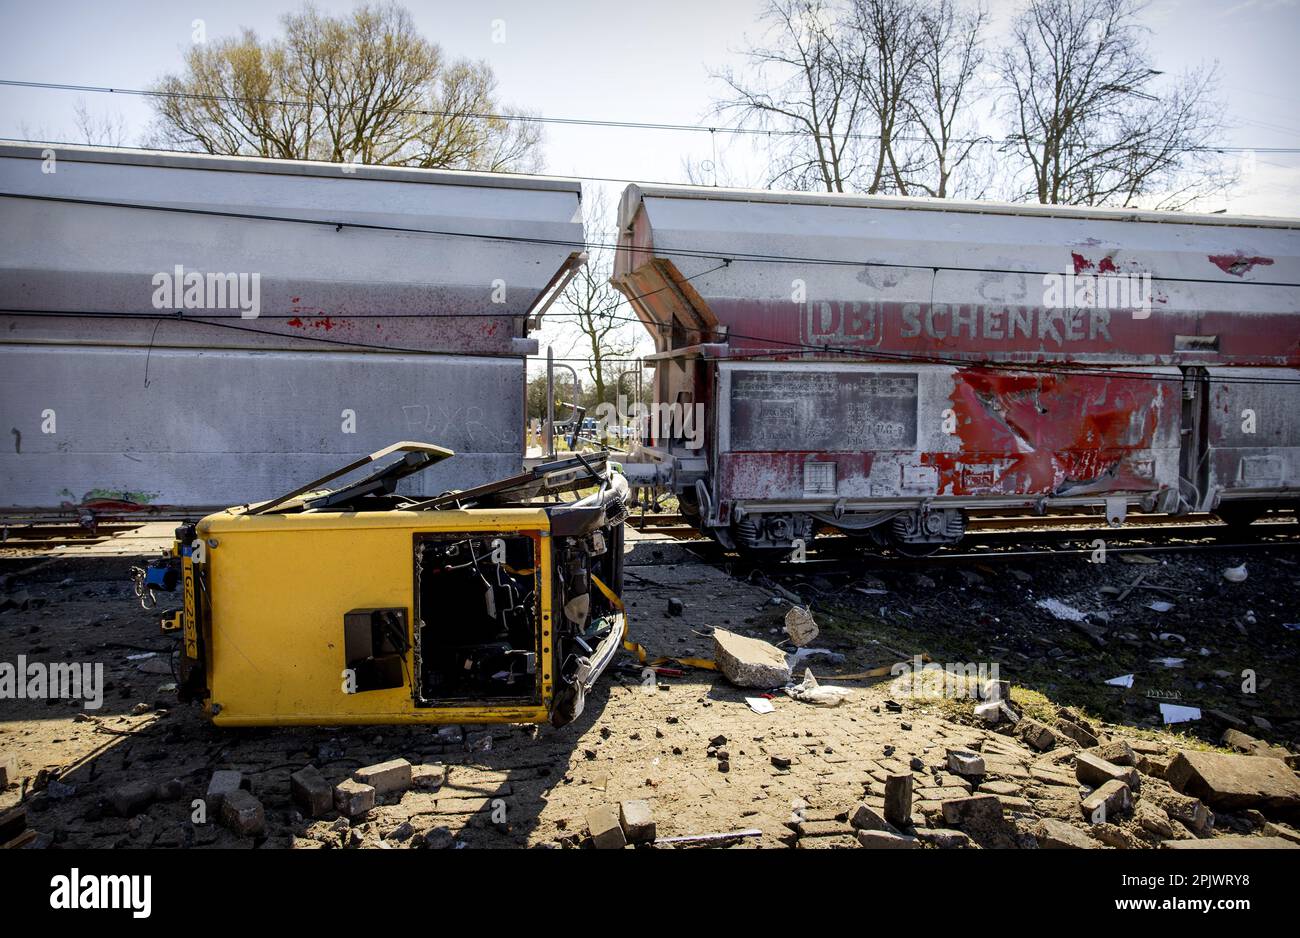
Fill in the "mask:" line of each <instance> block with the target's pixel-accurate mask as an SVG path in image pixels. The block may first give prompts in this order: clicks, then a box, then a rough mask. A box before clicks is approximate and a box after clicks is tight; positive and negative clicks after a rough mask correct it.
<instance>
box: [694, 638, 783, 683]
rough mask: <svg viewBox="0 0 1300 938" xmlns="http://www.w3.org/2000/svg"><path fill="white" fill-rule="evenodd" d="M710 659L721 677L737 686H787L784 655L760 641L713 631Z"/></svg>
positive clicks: (774, 647)
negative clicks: (711, 656) (711, 657)
mask: <svg viewBox="0 0 1300 938" xmlns="http://www.w3.org/2000/svg"><path fill="white" fill-rule="evenodd" d="M713 657H714V660H715V661H716V662H717V665H718V670H719V671H721V672H722V675H723V677H725V678H726V679H727V680H728V681H730V682H731V683H732V684H734V685H736V686H737V687H763V688H771V687H784V686H785V685H786V684H788V683H790V666H789V665H788V664H787V663H786V659H785V653H784V652H782V651H781V649H779V648H777V647H776V646H775V645H772V644H769V643H768V642H765V641H762V640H761V639H757V638H748V637H746V636H744V635H737V634H736V633H735V632H728V631H727V630H726V629H714V630H713Z"/></svg>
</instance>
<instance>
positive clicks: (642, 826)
mask: <svg viewBox="0 0 1300 938" xmlns="http://www.w3.org/2000/svg"><path fill="white" fill-rule="evenodd" d="M618 820H619V824H620V825H621V826H622V828H623V836H624V837H626V838H627V841H628V843H633V844H639V843H648V842H649V841H652V840H654V839H655V818H654V813H653V812H652V811H651V810H650V802H648V801H642V800H634V801H623V802H620V803H619V806H618Z"/></svg>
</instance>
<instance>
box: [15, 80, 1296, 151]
mask: <svg viewBox="0 0 1300 938" xmlns="http://www.w3.org/2000/svg"><path fill="white" fill-rule="evenodd" d="M0 87H10V88H29V89H36V90H42V91H75V92H78V93H81V94H119V95H127V96H131V97H145V98H172V99H175V100H193V101H210V102H215V103H226V104H241V105H248V104H251V105H258V106H266V105H270V106H273V107H286V108H319V107H322V105H320V104H317V103H314V102H309V101H295V100H292V99H276V98H258V97H247V96H240V95H224V94H205V93H202V92H193V91H167V90H164V89H161V88H118V87H115V86H110V85H78V84H71V83H67V82H52V81H26V80H22V79H14V78H4V79H0ZM392 113H394V114H401V115H405V116H411V117H437V118H461V119H469V120H484V121H498V122H503V123H528V124H554V125H563V126H574V127H604V128H610V129H620V130H651V131H673V132H679V133H707V134H711V135H713V137H714V138H715V139H716V136H717V134H720V133H723V134H731V135H737V136H755V137H798V136H807V132H806V131H803V130H782V129H780V128H763V127H744V126H737V125H732V126H726V125H720V124H687V123H669V122H663V121H633V120H612V119H605V118H586V117H545V116H543V115H540V114H500V113H492V112H477V111H439V110H436V109H433V108H394V109H393V111H392ZM836 136H837V137H843V138H845V139H850V140H880V139H881V136H880V134H871V133H862V132H859V131H855V132H850V133H847V134H837V135H836ZM891 139H894V140H899V141H902V142H916V143H926V142H928V140H927V138H925V137H911V136H907V135H898V136H894V137H892V138H891ZM950 142H952V143H955V144H970V145H977V146H980V145H983V146H999V147H1001V146H1006V145H1008V144H1020V143H1029V144H1034V145H1038V144H1041V143H1042V141H1040V140H1036V139H1034V138H1030V137H1027V136H1026V135H1024V134H1013V135H1010V136H1007V137H1003V138H994V137H990V136H987V135H984V136H978V137H959V138H953V140H952V141H950ZM1187 150H1188V151H1190V152H1206V153H1250V152H1254V153H1300V147H1246V146H1228V145H1223V146H1220V145H1214V144H1206V145H1200V146H1193V147H1188V148H1187Z"/></svg>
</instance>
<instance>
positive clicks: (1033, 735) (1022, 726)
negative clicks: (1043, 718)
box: [1016, 719, 1057, 752]
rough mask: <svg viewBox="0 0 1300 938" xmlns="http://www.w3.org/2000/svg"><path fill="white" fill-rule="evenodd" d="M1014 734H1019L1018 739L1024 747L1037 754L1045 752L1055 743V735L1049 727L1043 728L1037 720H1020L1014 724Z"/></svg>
mask: <svg viewBox="0 0 1300 938" xmlns="http://www.w3.org/2000/svg"><path fill="white" fill-rule="evenodd" d="M1016 732H1018V733H1019V734H1020V738H1021V739H1023V740H1024V741H1025V743H1026V745H1028V746H1029V747H1030V748H1032V749H1037V750H1038V751H1039V752H1047V750H1049V749H1051V748H1052V747H1053V746H1055V745H1056V743H1057V735H1056V733H1054V732H1053V731H1052V729H1051V727H1049V726H1044V725H1043V724H1042V723H1039V722H1038V721H1037V720H1028V719H1026V720H1021V721H1020V722H1019V723H1018V724H1016Z"/></svg>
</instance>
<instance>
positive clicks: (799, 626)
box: [785, 606, 820, 648]
mask: <svg viewBox="0 0 1300 938" xmlns="http://www.w3.org/2000/svg"><path fill="white" fill-rule="evenodd" d="M819 631H820V630H819V629H818V628H817V623H816V622H815V621H814V620H813V616H812V613H811V612H809V611H808V610H807V609H805V608H804V607H803V606H791V607H790V611H789V612H787V613H786V614H785V634H786V635H788V636H790V641H792V642H794V643H795V645H797V646H798V647H799V648H803V647H804V646H806V645H811V644H812V643H813V642H814V641H815V640H816V639H817V635H818V633H819Z"/></svg>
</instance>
